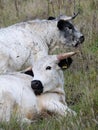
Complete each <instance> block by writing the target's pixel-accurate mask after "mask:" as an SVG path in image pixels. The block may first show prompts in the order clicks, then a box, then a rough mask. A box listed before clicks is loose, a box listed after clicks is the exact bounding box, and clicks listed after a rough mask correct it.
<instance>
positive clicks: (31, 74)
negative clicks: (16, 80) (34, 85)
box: [24, 70, 34, 77]
mask: <svg viewBox="0 0 98 130" xmlns="http://www.w3.org/2000/svg"><path fill="white" fill-rule="evenodd" d="M24 74H27V75H30V76H32V77H34V74H33V71H32V70H28V71H25V72H24Z"/></svg>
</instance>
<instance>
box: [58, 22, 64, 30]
mask: <svg viewBox="0 0 98 130" xmlns="http://www.w3.org/2000/svg"><path fill="white" fill-rule="evenodd" d="M57 27H58V28H59V30H64V27H65V21H64V20H59V21H58V23H57Z"/></svg>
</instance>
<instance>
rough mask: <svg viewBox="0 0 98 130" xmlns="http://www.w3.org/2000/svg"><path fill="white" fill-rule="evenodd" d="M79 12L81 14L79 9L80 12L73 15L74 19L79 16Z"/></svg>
mask: <svg viewBox="0 0 98 130" xmlns="http://www.w3.org/2000/svg"><path fill="white" fill-rule="evenodd" d="M78 14H79V11H78V13H76V14H74V15H73V16H72V19H75V17H77V15H78Z"/></svg>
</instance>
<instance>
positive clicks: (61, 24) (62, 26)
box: [57, 20, 74, 31]
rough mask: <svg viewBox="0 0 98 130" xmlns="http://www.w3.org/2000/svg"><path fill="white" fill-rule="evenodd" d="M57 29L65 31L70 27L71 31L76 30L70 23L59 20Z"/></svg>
mask: <svg viewBox="0 0 98 130" xmlns="http://www.w3.org/2000/svg"><path fill="white" fill-rule="evenodd" d="M57 27H58V28H59V29H60V30H61V31H62V30H64V29H65V28H66V27H68V28H69V29H74V27H73V25H72V24H71V23H70V22H69V21H64V20H59V21H58V24H57Z"/></svg>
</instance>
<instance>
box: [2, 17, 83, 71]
mask: <svg viewBox="0 0 98 130" xmlns="http://www.w3.org/2000/svg"><path fill="white" fill-rule="evenodd" d="M58 21H59V20H58V19H56V20H32V21H28V22H22V23H18V24H15V25H12V26H9V27H6V28H2V29H0V73H3V72H8V71H15V70H23V69H25V68H27V67H29V66H31V65H33V63H34V62H35V60H37V59H38V58H39V57H41V56H43V55H44V56H45V55H47V54H48V52H50V51H52V49H54V48H55V47H56V46H59V47H60V45H61V44H63V45H71V46H73V45H75V44H76V41H77V40H78V38H79V37H80V36H81V35H82V34H81V33H80V32H79V31H77V30H75V33H76V37H77V38H76V39H75V40H74V41H71V40H72V38H71V40H69V37H68V39H67V38H65V37H64V32H62V31H60V30H59V29H58V27H57V23H58ZM77 34H78V35H77ZM70 37H72V36H71V34H70Z"/></svg>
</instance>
